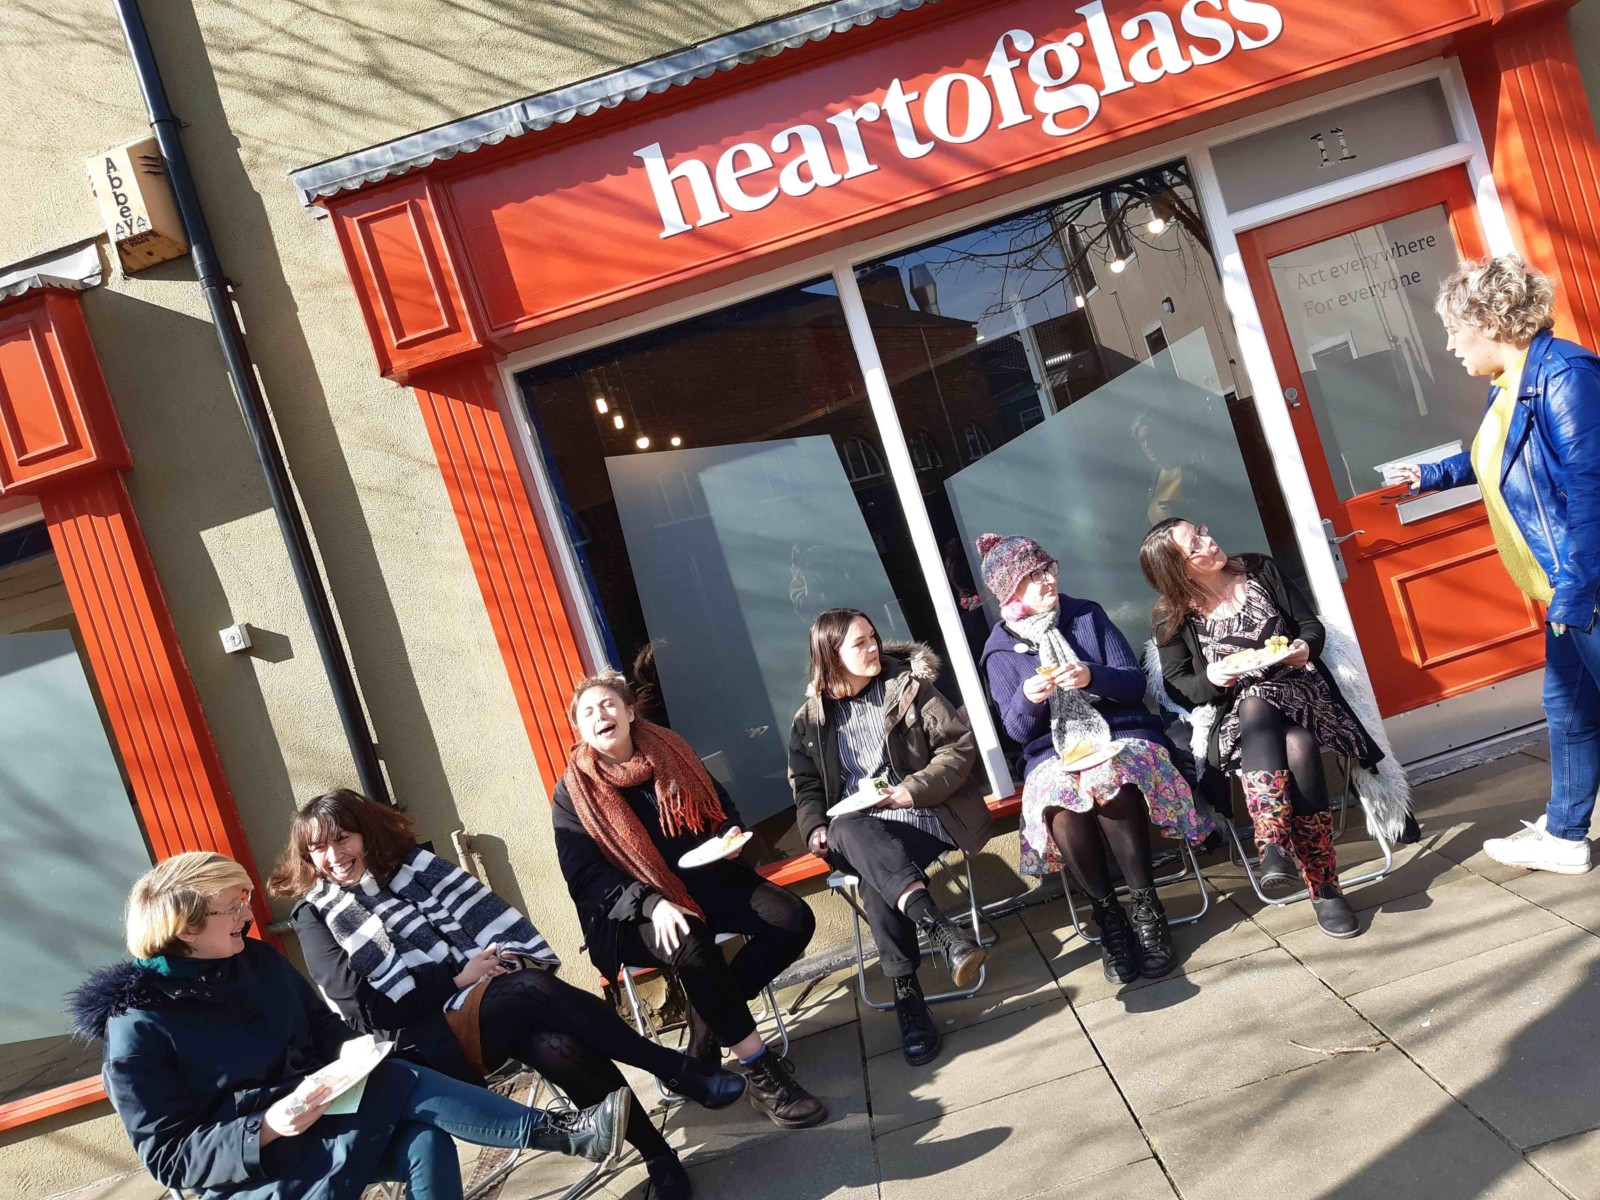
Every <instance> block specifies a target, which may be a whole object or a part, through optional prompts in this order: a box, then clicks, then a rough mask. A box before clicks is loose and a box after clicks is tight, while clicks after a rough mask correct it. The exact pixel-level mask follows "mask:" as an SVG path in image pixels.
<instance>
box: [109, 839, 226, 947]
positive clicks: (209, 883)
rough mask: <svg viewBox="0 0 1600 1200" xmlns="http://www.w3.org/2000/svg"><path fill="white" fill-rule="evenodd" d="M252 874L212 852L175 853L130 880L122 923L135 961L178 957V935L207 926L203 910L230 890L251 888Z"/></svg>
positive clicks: (180, 941)
mask: <svg viewBox="0 0 1600 1200" xmlns="http://www.w3.org/2000/svg"><path fill="white" fill-rule="evenodd" d="M254 886H255V885H254V884H253V883H252V882H251V880H250V873H249V872H248V871H246V870H245V869H244V868H243V867H241V866H240V865H239V864H238V863H236V862H234V861H233V859H231V858H227V857H225V856H224V855H221V854H217V853H214V852H213V851H210V850H190V851H188V852H187V853H185V854H175V855H173V856H172V857H171V858H169V859H167V860H166V861H165V862H162V863H160V864H158V865H157V866H155V867H152V868H151V869H150V870H148V871H146V872H145V873H144V874H143V875H141V876H139V878H138V879H137V880H136V881H135V882H134V885H133V891H132V892H130V893H129V894H128V910H127V914H126V916H125V918H124V925H125V928H126V931H127V937H128V949H129V951H130V952H132V954H133V955H134V957H135V958H157V957H160V956H161V955H166V956H168V957H171V958H182V957H183V956H184V955H186V954H188V953H189V947H188V946H187V945H185V944H184V943H183V941H182V940H181V939H179V937H178V935H179V934H180V933H183V932H185V931H186V930H190V929H194V928H196V927H197V926H200V925H203V924H205V920H206V911H207V909H209V908H210V906H211V904H212V902H213V901H214V900H216V898H217V896H218V895H220V894H221V893H222V892H225V891H227V890H228V889H229V888H235V887H242V888H252V887H254Z"/></svg>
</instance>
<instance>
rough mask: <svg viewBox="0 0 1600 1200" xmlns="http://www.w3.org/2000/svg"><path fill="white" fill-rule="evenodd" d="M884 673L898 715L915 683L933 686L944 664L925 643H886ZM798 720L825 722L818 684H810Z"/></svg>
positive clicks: (887, 701)
mask: <svg viewBox="0 0 1600 1200" xmlns="http://www.w3.org/2000/svg"><path fill="white" fill-rule="evenodd" d="M881 656H882V658H883V670H882V671H881V672H879V675H878V678H880V679H882V680H883V697H884V701H885V706H886V707H887V708H888V710H889V712H890V713H897V712H898V711H899V710H900V706H901V704H902V703H903V702H904V701H905V700H907V699H908V698H909V693H911V692H912V691H914V690H915V689H914V688H913V687H912V685H913V684H927V685H928V686H929V687H932V686H933V684H934V681H935V680H937V679H938V678H939V671H940V670H941V669H942V668H943V666H944V664H943V663H942V662H941V661H940V659H939V656H938V655H937V654H935V653H934V652H933V650H932V649H931V648H930V647H928V646H927V645H925V644H924V643H922V642H885V643H884V644H883V650H882V652H881ZM794 715H795V720H797V721H799V720H806V721H809V722H811V723H812V724H813V725H821V724H822V723H823V714H822V697H821V696H819V695H817V689H816V685H815V684H813V683H810V682H809V681H808V682H807V683H806V699H805V703H803V704H802V705H801V706H800V707H799V709H798V710H796V712H795V714H794Z"/></svg>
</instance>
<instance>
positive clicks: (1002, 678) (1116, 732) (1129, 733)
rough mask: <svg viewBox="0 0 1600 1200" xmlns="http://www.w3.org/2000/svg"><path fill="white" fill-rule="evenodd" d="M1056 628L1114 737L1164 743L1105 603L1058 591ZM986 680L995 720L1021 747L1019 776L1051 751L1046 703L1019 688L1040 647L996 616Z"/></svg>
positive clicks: (1140, 674)
mask: <svg viewBox="0 0 1600 1200" xmlns="http://www.w3.org/2000/svg"><path fill="white" fill-rule="evenodd" d="M1060 627H1061V631H1062V632H1063V633H1064V634H1066V636H1067V642H1068V644H1070V645H1071V646H1072V649H1073V651H1074V652H1075V653H1076V654H1077V656H1078V657H1079V658H1080V659H1081V660H1082V661H1083V665H1084V666H1086V667H1088V668H1089V686H1088V687H1087V688H1085V689H1084V690H1085V691H1086V692H1088V693H1089V698H1090V700H1091V702H1092V703H1093V704H1094V706H1095V707H1096V708H1097V709H1099V710H1100V715H1101V716H1103V717H1105V719H1106V724H1107V725H1109V726H1110V727H1111V734H1112V736H1113V737H1139V738H1144V739H1146V740H1147V741H1152V742H1157V743H1160V744H1163V745H1164V744H1165V743H1166V738H1165V737H1164V736H1163V734H1162V731H1161V722H1160V721H1159V720H1157V719H1156V717H1155V716H1154V715H1153V714H1152V713H1151V712H1150V710H1149V709H1148V708H1146V707H1145V703H1144V692H1145V678H1144V668H1143V667H1141V666H1140V665H1139V660H1138V658H1137V657H1136V656H1135V655H1134V653H1133V647H1131V646H1129V645H1128V639H1127V638H1125V637H1123V636H1122V631H1121V630H1119V629H1118V628H1117V627H1116V626H1115V625H1113V624H1112V623H1111V618H1110V617H1108V616H1106V611H1105V609H1103V608H1101V607H1100V606H1099V605H1098V604H1096V603H1095V602H1094V601H1092V600H1079V599H1077V598H1075V597H1073V596H1065V595H1064V596H1062V597H1061V625H1060ZM979 661H980V663H981V664H982V666H983V670H984V674H985V676H986V677H987V679H988V682H989V695H990V696H991V697H992V698H993V699H994V704H995V708H996V709H997V710H999V713H1000V724H1001V725H1002V726H1003V727H1004V728H1005V731H1006V733H1007V734H1008V735H1009V736H1010V737H1011V739H1012V740H1013V741H1015V742H1016V743H1017V744H1018V745H1020V746H1021V747H1022V773H1023V776H1024V778H1026V777H1027V776H1028V775H1031V774H1032V773H1033V769H1034V768H1035V767H1036V766H1038V765H1039V764H1040V763H1041V762H1043V761H1044V760H1045V759H1047V758H1049V757H1050V756H1051V755H1053V754H1054V753H1055V747H1054V746H1053V745H1051V743H1050V704H1049V701H1045V702H1044V703H1042V704H1034V703H1033V702H1032V701H1030V700H1029V699H1028V698H1027V697H1026V696H1024V695H1023V694H1022V684H1023V681H1024V680H1025V679H1027V678H1028V676H1030V675H1032V674H1033V673H1034V669H1035V668H1036V667H1037V666H1038V665H1039V648H1038V647H1037V646H1035V645H1033V644H1031V643H1029V642H1024V641H1023V640H1022V639H1021V638H1019V637H1018V636H1017V635H1016V634H1014V633H1012V632H1011V630H1009V629H1007V628H1006V627H1005V623H1004V622H1000V623H998V624H996V625H995V627H994V628H993V629H992V630H990V631H989V640H988V641H987V642H986V643H985V644H984V647H983V655H982V657H981V658H980V660H979Z"/></svg>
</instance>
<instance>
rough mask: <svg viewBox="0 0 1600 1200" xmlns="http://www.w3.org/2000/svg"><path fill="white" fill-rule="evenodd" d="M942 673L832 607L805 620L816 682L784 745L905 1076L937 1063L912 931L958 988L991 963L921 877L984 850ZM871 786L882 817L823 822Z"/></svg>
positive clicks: (966, 736) (962, 732)
mask: <svg viewBox="0 0 1600 1200" xmlns="http://www.w3.org/2000/svg"><path fill="white" fill-rule="evenodd" d="M938 674H939V660H938V659H937V658H936V657H935V656H934V654H933V652H932V651H930V650H929V649H928V648H927V647H926V646H919V645H905V646H891V647H888V648H887V649H885V648H883V647H881V646H880V644H879V641H878V631H877V629H876V628H874V627H873V624H872V621H871V620H870V619H869V618H868V617H867V615H866V614H865V613H863V612H858V611H857V610H855V609H853V608H830V609H828V610H827V611H826V612H824V613H822V614H821V615H820V616H818V617H817V619H816V620H815V621H813V622H812V623H811V672H810V676H811V677H810V680H809V681H808V683H807V685H806V702H805V703H804V704H803V705H801V707H800V711H799V712H797V713H795V717H794V726H793V728H792V730H791V731H790V734H789V785H790V786H791V787H792V788H793V789H794V803H795V809H796V811H797V813H798V821H799V827H800V833H801V835H802V836H803V837H805V839H806V845H807V846H809V847H810V848H811V852H812V853H813V854H815V855H817V856H818V857H819V858H820V857H824V856H825V857H826V858H827V860H828V862H829V863H830V864H831V865H832V866H833V867H835V868H836V869H838V870H841V871H845V872H847V873H849V874H851V875H855V876H857V877H858V878H859V879H860V880H861V902H862V906H863V907H864V909H865V910H866V916H867V924H868V925H870V926H871V927H872V938H873V941H874V942H876V943H877V946H878V965H879V966H880V967H882V968H883V973H884V974H885V975H887V976H888V977H889V979H890V980H891V981H892V982H893V984H894V1008H895V1014H896V1015H897V1016H898V1017H899V1018H900V1048H901V1050H902V1051H903V1052H904V1053H905V1056H906V1061H907V1062H909V1063H910V1064H911V1065H912V1066H919V1065H921V1064H922V1063H926V1062H931V1061H932V1060H933V1058H934V1056H935V1055H937V1054H938V1053H939V1028H938V1026H937V1025H935V1024H934V1023H933V1018H932V1016H931V1015H930V1014H929V1012H928V1006H927V1004H926V1002H925V1001H924V1000H923V998H922V985H921V984H920V983H918V982H917V965H918V962H919V959H920V953H919V947H918V942H917V931H918V929H921V930H922V931H923V932H924V933H926V934H927V935H928V941H929V942H930V944H932V945H934V946H937V947H939V948H940V949H942V950H944V951H945V953H946V955H947V956H948V957H949V961H950V973H951V975H952V976H953V977H954V979H955V984H956V986H957V987H959V988H965V987H967V986H969V985H970V984H971V983H972V980H973V978H974V977H975V976H976V975H977V974H978V971H979V970H980V969H981V968H982V966H983V964H984V962H985V960H986V959H987V958H988V957H989V952H988V951H987V950H985V949H984V948H983V947H982V946H980V945H978V943H977V942H975V941H974V940H973V939H972V936H971V935H970V934H969V933H967V932H966V931H965V930H963V929H962V928H961V927H960V926H959V925H956V924H955V923H954V922H952V921H950V920H949V919H948V918H947V917H946V916H945V915H944V914H943V913H941V912H940V911H939V908H938V906H937V905H936V904H934V902H933V898H932V897H931V896H930V895H929V894H928V877H927V875H926V874H924V872H925V870H926V869H927V866H928V864H929V863H931V862H932V861H933V860H934V859H936V858H937V857H939V855H941V854H943V853H944V852H945V851H946V850H949V849H951V848H953V847H956V846H959V847H961V848H962V849H963V850H965V851H966V852H967V853H969V854H971V853H974V852H976V851H977V850H979V849H980V848H981V847H982V846H983V844H984V843H985V842H986V841H988V840H989V826H990V824H991V823H992V820H993V819H992V818H991V817H990V815H989V806H988V805H987V804H985V803H984V801H983V784H982V782H981V781H980V780H979V779H978V778H976V777H974V775H973V773H972V767H973V764H974V763H975V762H976V761H977V758H978V750H977V745H976V743H975V742H974V741H973V738H972V731H971V730H970V729H968V728H967V725H966V722H964V721H963V720H962V719H961V718H960V717H959V716H958V715H957V714H956V710H955V706H954V705H952V704H951V703H950V702H949V701H948V700H946V699H945V698H944V697H943V696H942V695H941V694H940V693H939V690H938V689H937V688H935V687H934V686H933V681H934V679H935V678H937V676H938ZM880 783H881V784H882V785H883V786H882V788H881V789H880V790H881V791H882V794H883V799H882V800H881V801H879V803H878V805H877V807H875V808H871V809H867V810H865V811H863V812H856V813H849V814H846V815H844V816H839V817H834V818H833V819H832V820H829V818H828V814H827V810H828V809H829V808H831V807H833V805H835V804H837V803H838V802H839V801H840V800H842V799H843V798H845V797H847V796H851V795H854V794H855V793H856V792H857V791H859V790H861V789H863V788H869V787H872V786H874V785H875V784H880Z"/></svg>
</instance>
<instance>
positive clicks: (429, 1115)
mask: <svg viewBox="0 0 1600 1200" xmlns="http://www.w3.org/2000/svg"><path fill="white" fill-rule="evenodd" d="M389 1069H391V1070H402V1071H405V1072H407V1073H408V1074H411V1075H413V1076H415V1078H416V1086H415V1087H414V1088H413V1089H412V1092H411V1099H410V1100H409V1102H408V1103H407V1105H406V1110H405V1112H403V1113H402V1114H401V1116H400V1123H399V1124H398V1125H396V1126H395V1130H394V1134H393V1135H392V1136H391V1137H390V1139H389V1145H388V1147H387V1148H386V1149H385V1150H384V1152H383V1159H382V1161H380V1162H379V1164H378V1172H377V1174H376V1175H375V1176H374V1177H373V1182H375V1183H376V1182H399V1183H404V1184H406V1185H407V1186H406V1195H407V1197H408V1198H409V1200H461V1164H460V1162H459V1161H458V1160H457V1157H456V1147H455V1143H454V1142H453V1141H452V1140H451V1139H452V1138H460V1139H461V1140H462V1141H464V1142H472V1143H474V1144H475V1145H479V1146H526V1145H527V1144H528V1141H529V1139H530V1138H531V1137H532V1136H533V1133H534V1131H535V1129H537V1128H538V1127H540V1126H542V1125H543V1124H544V1114H543V1113H542V1112H541V1111H540V1110H538V1109H533V1108H528V1107H527V1106H526V1105H522V1104H518V1103H517V1102H516V1101H514V1100H507V1099H506V1098H505V1097H504V1096H500V1095H497V1094H496V1093H494V1092H491V1091H489V1090H488V1089H487V1088H481V1087H475V1086H473V1085H472V1084H470V1083H462V1082H461V1081H460V1080H459V1079H452V1078H451V1077H450V1076H448V1075H441V1074H440V1073H439V1072H437V1071H431V1070H429V1069H428V1068H427V1067H419V1066H416V1065H415V1064H413V1063H408V1062H403V1061H399V1060H393V1059H391V1060H390V1066H389Z"/></svg>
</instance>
